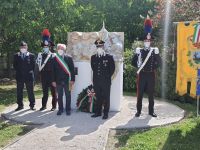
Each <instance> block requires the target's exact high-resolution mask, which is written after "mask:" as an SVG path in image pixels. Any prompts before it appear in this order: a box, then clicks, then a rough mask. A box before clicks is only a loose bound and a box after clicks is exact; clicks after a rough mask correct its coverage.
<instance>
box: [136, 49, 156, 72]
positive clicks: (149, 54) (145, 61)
mask: <svg viewBox="0 0 200 150" xmlns="http://www.w3.org/2000/svg"><path fill="white" fill-rule="evenodd" d="M152 52H153V48H151V49H150V51H149V53H148V54H147V57H146V58H145V60H144V62H143V63H142V65H141V66H140V68H139V69H138V71H137V74H139V73H140V71H141V70H142V69H143V68H144V66H145V65H146V63H147V61H148V60H149V58H150V56H151V53H152Z"/></svg>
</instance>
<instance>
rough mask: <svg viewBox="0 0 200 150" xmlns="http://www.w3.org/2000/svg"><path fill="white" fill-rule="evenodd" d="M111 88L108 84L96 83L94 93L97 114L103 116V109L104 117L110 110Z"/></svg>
mask: <svg viewBox="0 0 200 150" xmlns="http://www.w3.org/2000/svg"><path fill="white" fill-rule="evenodd" d="M110 86H111V84H108V83H106V82H103V81H102V82H97V83H94V91H95V94H96V99H97V102H96V110H95V113H96V114H100V115H101V114H102V108H103V113H104V115H108V112H109V109H110Z"/></svg>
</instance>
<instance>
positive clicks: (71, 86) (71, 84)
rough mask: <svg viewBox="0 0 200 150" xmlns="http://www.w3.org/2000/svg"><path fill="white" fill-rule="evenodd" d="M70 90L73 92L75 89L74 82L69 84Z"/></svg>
mask: <svg viewBox="0 0 200 150" xmlns="http://www.w3.org/2000/svg"><path fill="white" fill-rule="evenodd" d="M69 86H70V87H69V90H70V91H71V90H72V89H73V86H74V81H70V83H69Z"/></svg>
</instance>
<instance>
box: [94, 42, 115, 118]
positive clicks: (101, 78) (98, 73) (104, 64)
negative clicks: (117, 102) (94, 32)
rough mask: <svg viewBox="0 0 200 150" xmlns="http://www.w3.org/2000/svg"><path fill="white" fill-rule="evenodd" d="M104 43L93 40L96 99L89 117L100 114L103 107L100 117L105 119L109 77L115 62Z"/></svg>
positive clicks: (106, 115)
mask: <svg viewBox="0 0 200 150" xmlns="http://www.w3.org/2000/svg"><path fill="white" fill-rule="evenodd" d="M104 43H105V42H104V41H102V40H96V41H95V45H96V47H97V54H95V55H92V57H91V67H92V70H93V85H94V91H95V94H96V99H97V103H96V105H97V106H96V110H95V114H94V115H92V116H91V117H98V116H101V114H102V107H103V113H104V115H103V118H102V119H107V118H108V112H109V109H110V87H111V77H112V75H113V73H114V71H115V63H114V59H113V56H111V55H109V54H106V53H105V51H104V49H103V47H104Z"/></svg>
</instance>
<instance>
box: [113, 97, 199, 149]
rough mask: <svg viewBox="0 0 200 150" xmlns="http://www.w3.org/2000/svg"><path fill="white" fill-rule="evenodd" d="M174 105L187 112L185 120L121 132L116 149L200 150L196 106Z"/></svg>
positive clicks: (116, 138)
mask: <svg viewBox="0 0 200 150" xmlns="http://www.w3.org/2000/svg"><path fill="white" fill-rule="evenodd" d="M125 94H126V93H125ZM128 95H130V94H128ZM170 102H171V101H170ZM172 103H174V104H176V105H178V106H179V107H181V108H182V109H184V110H185V111H186V117H185V119H183V120H182V121H181V122H179V123H176V124H172V125H168V126H163V127H158V128H152V129H144V130H135V131H121V132H120V131H119V132H118V133H116V134H115V136H114V138H115V140H117V144H116V145H115V148H116V149H120V150H199V149H200V142H199V139H200V118H196V105H194V104H185V103H180V102H172Z"/></svg>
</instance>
